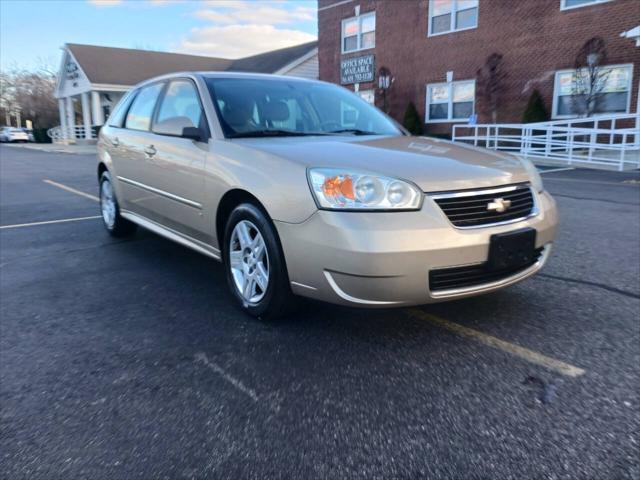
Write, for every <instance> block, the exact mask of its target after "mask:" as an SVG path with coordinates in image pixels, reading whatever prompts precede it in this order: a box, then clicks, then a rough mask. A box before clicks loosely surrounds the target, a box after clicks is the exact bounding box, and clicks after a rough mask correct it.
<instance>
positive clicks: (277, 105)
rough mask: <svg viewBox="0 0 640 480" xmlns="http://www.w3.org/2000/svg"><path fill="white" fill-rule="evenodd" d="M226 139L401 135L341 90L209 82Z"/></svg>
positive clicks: (374, 111)
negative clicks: (276, 136)
mask: <svg viewBox="0 0 640 480" xmlns="http://www.w3.org/2000/svg"><path fill="white" fill-rule="evenodd" d="M206 83H207V87H208V89H209V92H210V93H211V98H212V100H213V104H214V106H215V108H216V112H217V114H218V118H219V119H220V124H221V126H222V129H223V130H224V134H225V137H227V138H234V137H236V138H237V137H252V136H254V137H259V136H275V135H278V136H299V135H353V134H355V135H358V134H370V135H401V134H402V132H401V131H400V130H399V129H398V128H397V127H396V126H395V124H394V123H393V121H392V120H390V119H389V118H388V117H386V116H385V115H384V114H382V113H381V112H380V111H379V110H378V109H376V108H375V107H373V106H371V105H369V104H368V103H367V102H365V101H363V100H362V99H361V98H359V97H358V96H357V95H354V94H353V93H351V92H349V91H348V90H346V89H344V88H341V87H338V86H336V85H330V84H322V83H312V82H301V81H295V80H268V81H265V80H254V79H240V78H207V79H206Z"/></svg>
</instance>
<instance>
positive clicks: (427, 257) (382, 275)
mask: <svg viewBox="0 0 640 480" xmlns="http://www.w3.org/2000/svg"><path fill="white" fill-rule="evenodd" d="M536 195H537V206H538V213H537V215H535V216H533V217H530V218H528V219H526V220H522V221H519V222H515V223H509V224H505V225H499V226H492V227H481V228H473V229H458V228H455V227H454V226H453V225H452V224H451V223H450V222H449V220H448V219H447V217H446V216H445V215H444V213H443V212H442V210H441V209H440V208H439V207H438V206H437V204H436V203H435V202H434V201H433V199H431V198H430V197H429V196H425V199H424V203H423V206H422V209H421V210H419V211H415V212H339V211H325V210H319V211H317V212H316V213H314V214H313V215H312V216H311V217H310V218H309V219H307V220H306V221H305V222H303V223H296V224H292V223H286V222H279V221H276V222H275V224H276V228H277V230H278V233H279V235H280V240H281V243H282V248H283V251H284V255H285V259H286V262H287V268H288V272H289V280H290V281H291V288H292V290H293V292H294V293H296V294H298V295H302V296H306V297H311V298H315V299H318V300H323V301H327V302H331V303H337V304H342V305H351V306H360V307H370V308H375V307H392V306H408V305H421V304H426V303H434V302H438V301H444V300H449V299H454V298H462V297H468V296H472V295H478V294H481V293H487V292H491V291H494V290H498V289H500V288H504V287H506V286H508V285H511V284H514V283H516V282H519V281H521V280H523V279H525V278H527V277H529V276H531V275H533V274H534V273H536V272H537V271H538V270H540V269H541V268H542V267H543V266H544V264H545V263H546V261H547V259H548V257H549V254H550V250H551V244H552V242H553V240H554V238H555V232H556V227H557V224H558V215H557V210H556V205H555V201H554V200H553V198H552V197H551V196H550V195H549V194H548V193H546V192H542V193H537V194H536ZM525 227H530V228H533V229H535V230H536V232H537V233H536V248H542V249H543V250H542V254H541V256H540V257H539V259H538V261H537V262H536V263H535V264H533V265H531V266H530V267H528V268H526V269H523V270H521V271H519V272H517V273H516V274H513V275H510V276H508V277H506V278H501V279H499V280H495V281H492V282H490V283H484V284H480V285H475V286H472V287H465V288H460V289H451V290H443V291H442V290H441V291H437V292H436V291H434V292H432V291H431V290H430V288H429V271H430V270H431V269H441V268H450V267H458V266H466V265H477V264H481V263H484V262H486V261H487V258H488V253H489V241H490V238H491V235H493V234H497V233H504V232H510V231H514V230H519V229H522V228H525Z"/></svg>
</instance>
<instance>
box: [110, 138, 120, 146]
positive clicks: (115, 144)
mask: <svg viewBox="0 0 640 480" xmlns="http://www.w3.org/2000/svg"><path fill="white" fill-rule="evenodd" d="M111 145H113V146H114V147H117V146H118V145H120V140H118V137H115V138H112V139H111Z"/></svg>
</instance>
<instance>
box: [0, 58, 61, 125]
mask: <svg viewBox="0 0 640 480" xmlns="http://www.w3.org/2000/svg"><path fill="white" fill-rule="evenodd" d="M55 87H56V76H55V73H54V72H53V69H52V68H51V67H50V66H49V65H47V64H46V63H45V62H41V65H40V66H39V67H38V68H37V69H35V70H33V71H30V70H24V69H19V68H13V69H11V70H9V71H3V72H0V115H1V117H0V122H4V121H5V116H6V113H10V114H12V115H14V114H15V113H16V112H18V111H19V112H20V113H21V117H22V118H23V119H24V120H31V121H32V122H33V126H34V127H35V128H48V127H51V126H54V125H55V124H56V123H57V122H58V106H57V102H56V99H55V98H54V91H55Z"/></svg>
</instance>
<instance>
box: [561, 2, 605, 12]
mask: <svg viewBox="0 0 640 480" xmlns="http://www.w3.org/2000/svg"><path fill="white" fill-rule="evenodd" d="M610 1H611V0H560V10H568V9H571V8H578V7H586V6H587V5H595V4H596V3H605V2H610Z"/></svg>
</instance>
